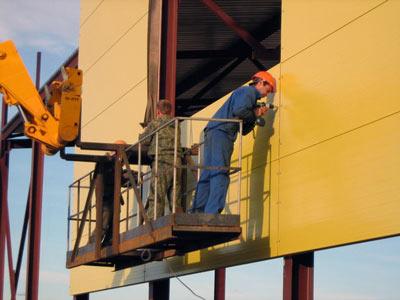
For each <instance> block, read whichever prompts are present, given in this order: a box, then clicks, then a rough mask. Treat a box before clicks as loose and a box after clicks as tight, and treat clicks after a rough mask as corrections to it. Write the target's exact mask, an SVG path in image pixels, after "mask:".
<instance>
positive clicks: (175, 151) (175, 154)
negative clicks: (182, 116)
mask: <svg viewBox="0 0 400 300" xmlns="http://www.w3.org/2000/svg"><path fill="white" fill-rule="evenodd" d="M178 126H179V123H178V119H175V134H174V178H173V184H172V213H175V211H176V168H177V167H178V166H177V163H178V134H179V131H178Z"/></svg>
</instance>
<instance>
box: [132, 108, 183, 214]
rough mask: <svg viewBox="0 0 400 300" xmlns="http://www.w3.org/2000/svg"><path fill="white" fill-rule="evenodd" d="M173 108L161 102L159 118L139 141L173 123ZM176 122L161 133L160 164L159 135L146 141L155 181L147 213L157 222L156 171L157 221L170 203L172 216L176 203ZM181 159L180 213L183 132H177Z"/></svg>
mask: <svg viewBox="0 0 400 300" xmlns="http://www.w3.org/2000/svg"><path fill="white" fill-rule="evenodd" d="M171 111H172V105H171V102H170V101H169V100H160V101H159V102H158V103H157V118H156V119H155V120H153V121H152V122H150V123H149V124H148V126H147V127H146V129H145V131H144V132H143V133H142V134H140V136H139V138H141V137H144V136H146V135H148V134H150V133H151V132H153V131H155V130H156V129H157V128H159V127H160V126H162V125H163V124H165V123H167V122H168V121H171V120H172V117H171ZM174 137H175V122H171V123H170V125H168V126H166V127H164V128H163V129H161V130H160V131H159V133H158V164H157V161H156V134H153V135H152V136H151V137H150V138H149V139H148V140H147V141H146V144H149V149H148V152H147V155H148V156H149V157H151V158H152V159H153V162H152V165H151V169H152V178H151V184H150V193H149V196H148V198H147V204H146V213H147V216H148V217H149V219H153V218H154V198H155V196H154V191H155V181H156V180H155V179H156V170H157V175H158V176H157V215H156V216H157V218H158V217H160V216H163V215H164V208H165V200H166V199H168V205H169V209H170V211H171V212H172V205H173V204H172V201H173V180H174V145H175V141H174ZM177 138H178V152H177V153H178V155H177V169H176V198H175V199H176V204H175V210H176V212H181V211H182V208H181V169H180V167H181V165H182V148H181V143H180V130H179V128H178V135H177Z"/></svg>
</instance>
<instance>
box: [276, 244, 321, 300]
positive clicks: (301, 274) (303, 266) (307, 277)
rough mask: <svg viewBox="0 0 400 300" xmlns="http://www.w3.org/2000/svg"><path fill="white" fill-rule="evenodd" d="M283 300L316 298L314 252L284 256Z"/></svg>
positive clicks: (310, 299)
mask: <svg viewBox="0 0 400 300" xmlns="http://www.w3.org/2000/svg"><path fill="white" fill-rule="evenodd" d="M284 262H285V263H284V270H283V300H313V299H314V290H313V289H314V252H308V253H304V254H300V255H294V256H289V257H285V258H284Z"/></svg>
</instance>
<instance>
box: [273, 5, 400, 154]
mask: <svg viewBox="0 0 400 300" xmlns="http://www.w3.org/2000/svg"><path fill="white" fill-rule="evenodd" d="M399 10H400V1H389V2H387V3H385V4H383V5H381V6H379V7H378V8H376V9H375V10H373V11H371V12H369V13H368V14H366V15H365V16H363V17H362V18H360V19H359V20H357V22H354V23H352V24H350V25H348V26H346V27H344V28H342V29H341V30H340V31H338V32H336V33H335V34H333V35H331V36H330V37H328V38H326V39H325V40H323V41H321V42H319V43H318V44H316V45H314V46H313V47H311V48H309V49H307V50H306V51H304V52H302V53H300V54H299V55H297V56H295V57H293V58H291V59H290V60H288V61H286V62H284V63H282V82H281V85H282V101H281V102H282V105H283V106H282V107H281V111H280V113H281V118H282V128H281V143H282V146H281V155H287V154H289V153H293V152H294V151H298V150H300V149H302V148H304V147H307V146H310V145H312V144H315V143H317V142H319V141H321V140H324V139H327V138H331V137H333V136H335V135H337V134H340V133H342V132H344V131H347V130H351V129H353V128H355V127H357V126H360V125H363V124H365V123H368V122H371V121H374V120H376V119H378V118H381V117H384V116H386V115H388V114H391V113H393V112H396V111H399V110H400V102H399V101H398V86H397V84H398V78H400V62H399V59H398V53H400V30H399V29H398V28H400V19H399V18H398V13H397V12H398V11H399Z"/></svg>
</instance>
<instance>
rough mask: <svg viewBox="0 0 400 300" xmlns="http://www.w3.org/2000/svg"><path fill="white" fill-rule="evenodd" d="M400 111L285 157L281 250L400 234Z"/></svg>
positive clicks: (282, 163) (282, 253)
mask: <svg viewBox="0 0 400 300" xmlns="http://www.w3.org/2000/svg"><path fill="white" fill-rule="evenodd" d="M399 128H400V113H396V114H395V115H392V116H389V117H387V118H384V119H382V120H379V121H377V122H374V123H372V124H368V125H365V126H363V127H362V128H359V129H357V130H354V131H351V132H349V133H346V134H344V135H341V136H339V137H336V138H335V139H332V140H329V141H326V142H323V143H321V144H318V145H316V146H313V147H311V148H308V149H307V150H304V151H301V152H299V153H296V154H293V155H290V156H287V157H285V158H282V159H281V160H280V172H281V173H280V178H279V203H280V205H279V240H280V242H279V254H280V255H284V254H288V253H293V252H300V251H305V250H311V249H317V248H323V247H329V246H334V245H338V244H345V243H351V242H355V241H361V240H366V239H372V238H376V237H381V236H385V235H386V236H390V235H394V234H399V228H400V218H399V217H398V216H399V214H400V205H399V203H400V178H399V176H398V171H399V170H400V156H399V153H400V143H399V141H400V131H399V130H398V129H399Z"/></svg>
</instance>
